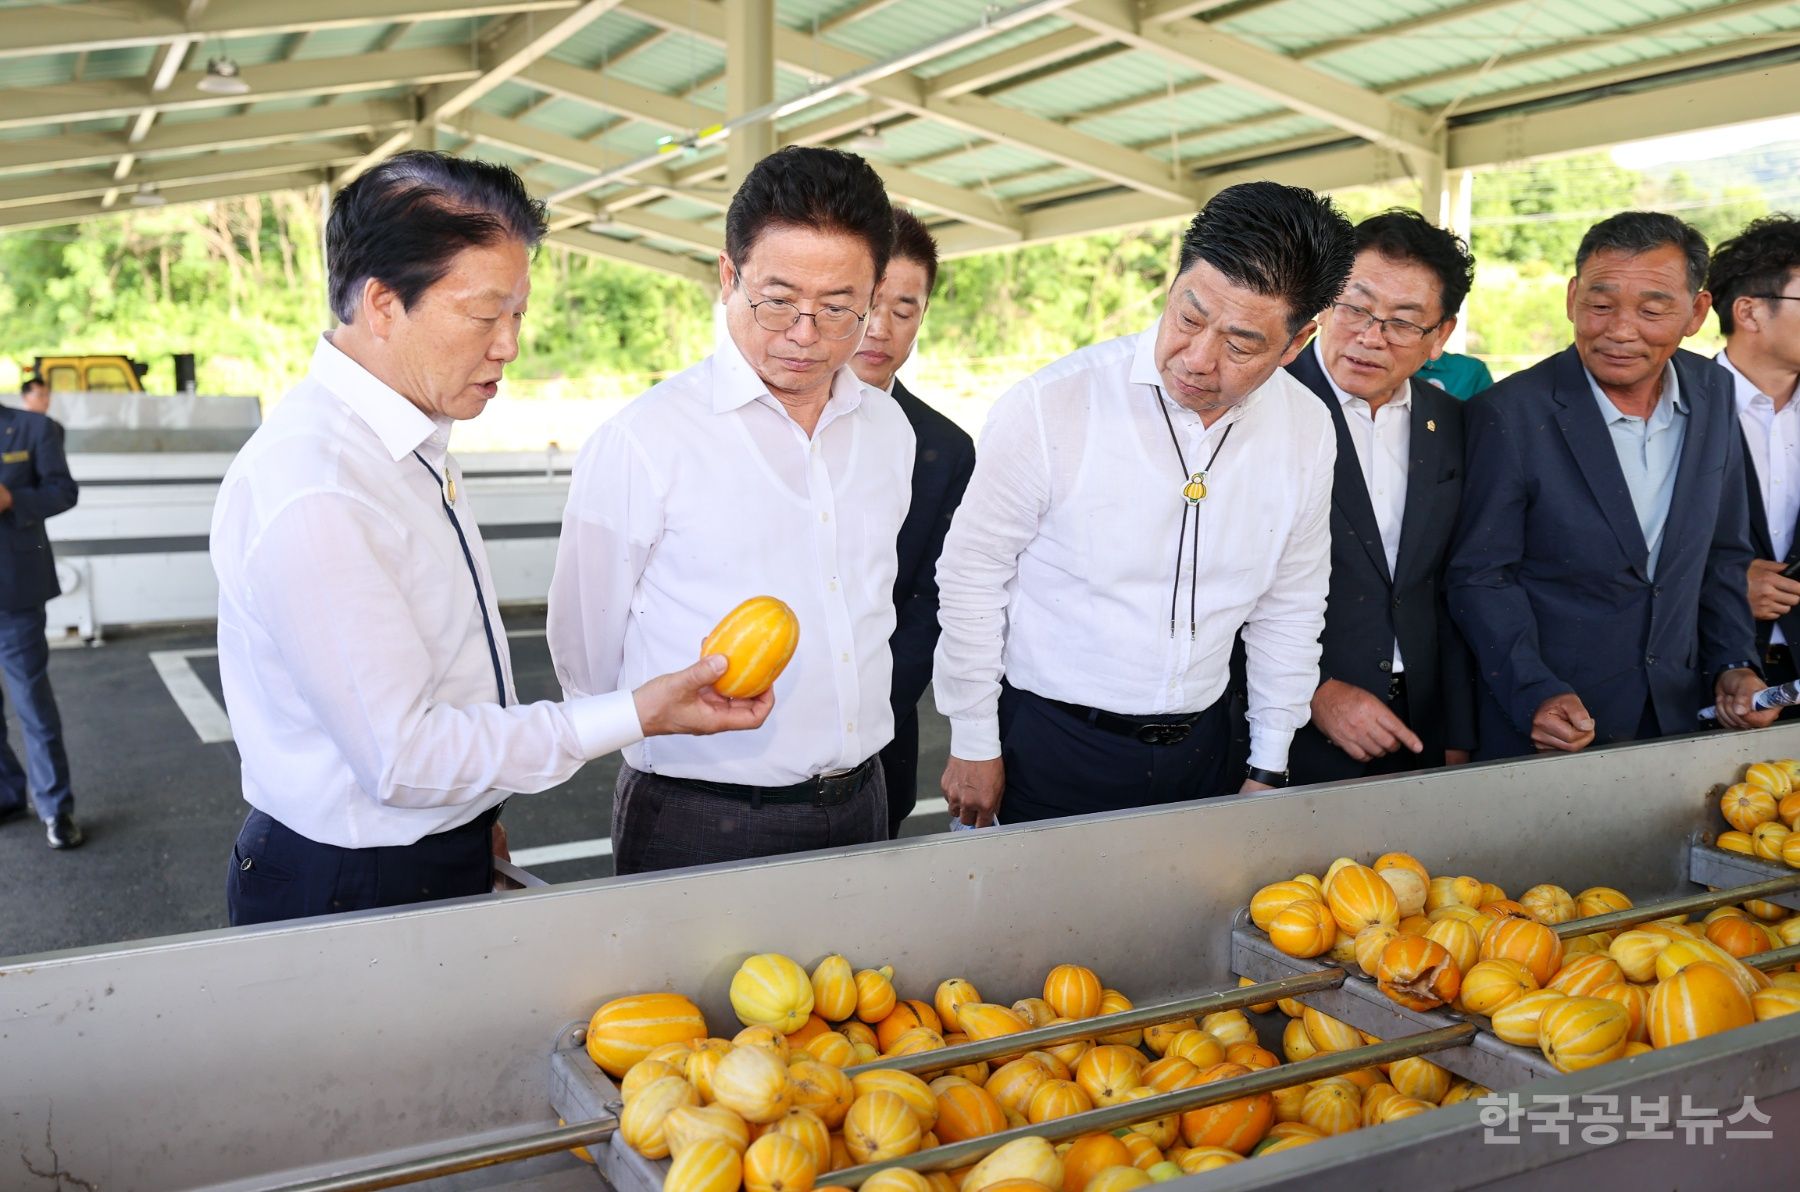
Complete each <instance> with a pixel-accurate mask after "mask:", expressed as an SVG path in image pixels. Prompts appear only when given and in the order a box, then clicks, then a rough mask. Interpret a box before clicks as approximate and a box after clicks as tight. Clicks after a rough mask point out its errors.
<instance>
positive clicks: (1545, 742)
mask: <svg viewBox="0 0 1800 1192" xmlns="http://www.w3.org/2000/svg"><path fill="white" fill-rule="evenodd" d="M1531 743H1532V744H1533V745H1535V746H1537V750H1538V752H1539V753H1551V752H1557V753H1580V752H1581V751H1582V750H1583V749H1586V748H1587V747H1588V746H1589V745H1592V744H1593V743H1594V718H1593V717H1592V716H1590V715H1588V710H1587V706H1586V705H1584V704H1583V703H1582V702H1581V697H1580V696H1579V695H1576V694H1575V693H1574V692H1573V691H1567V692H1564V693H1563V694H1562V695H1553V696H1551V697H1550V698H1549V699H1547V700H1545V701H1544V702H1543V703H1541V704H1539V705H1538V710H1537V714H1536V715H1534V716H1533V717H1532V718H1531Z"/></svg>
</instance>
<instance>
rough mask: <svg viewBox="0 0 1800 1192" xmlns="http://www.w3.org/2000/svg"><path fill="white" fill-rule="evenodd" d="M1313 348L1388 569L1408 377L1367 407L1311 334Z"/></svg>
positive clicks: (1407, 426) (1402, 511)
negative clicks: (1340, 379)
mask: <svg viewBox="0 0 1800 1192" xmlns="http://www.w3.org/2000/svg"><path fill="white" fill-rule="evenodd" d="M1312 350H1313V353H1314V355H1315V356H1316V357H1317V359H1318V364H1319V372H1320V373H1321V374H1323V375H1324V377H1325V383H1326V384H1327V385H1330V386H1331V392H1332V393H1333V394H1335V395H1336V396H1337V399H1338V404H1339V405H1341V406H1342V407H1343V408H1344V422H1345V424H1346V425H1348V426H1349V428H1350V442H1351V443H1352V444H1353V445H1354V446H1355V447H1356V462H1357V463H1358V464H1359V465H1360V466H1361V467H1362V476H1363V487H1364V488H1366V489H1368V490H1369V503H1370V504H1371V505H1373V506H1374V507H1375V529H1376V530H1377V532H1379V533H1380V534H1381V549H1382V551H1383V553H1385V554H1386V555H1387V565H1388V575H1389V576H1392V575H1393V574H1394V570H1395V568H1396V567H1398V566H1399V563H1400V524H1401V522H1402V521H1403V520H1404V519H1405V517H1406V478H1407V475H1408V473H1409V472H1410V471H1411V461H1412V454H1411V453H1412V381H1411V380H1407V381H1404V382H1402V383H1401V385H1400V392H1399V393H1398V394H1397V395H1396V396H1394V397H1390V398H1388V400H1387V401H1385V402H1383V403H1382V405H1381V408H1380V409H1379V410H1374V411H1371V410H1370V409H1369V403H1368V402H1367V401H1366V400H1364V399H1363V398H1360V397H1352V396H1351V395H1350V394H1348V393H1345V392H1344V391H1343V389H1341V388H1339V386H1338V383H1337V380H1336V378H1334V377H1333V376H1332V375H1331V370H1330V369H1329V368H1326V367H1325V356H1324V353H1323V352H1322V350H1321V349H1320V347H1319V341H1318V338H1317V337H1314V339H1313V344H1312ZM1405 670H1406V663H1405V660H1404V659H1402V658H1401V657H1400V642H1399V640H1398V639H1396V640H1395V641H1394V671H1393V673H1394V674H1396V675H1397V674H1400V673H1401V672H1403V671H1405Z"/></svg>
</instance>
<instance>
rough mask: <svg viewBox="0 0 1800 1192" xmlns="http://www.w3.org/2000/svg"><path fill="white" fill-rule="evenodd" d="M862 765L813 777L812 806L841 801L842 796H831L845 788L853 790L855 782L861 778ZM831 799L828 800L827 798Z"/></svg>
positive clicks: (827, 804)
mask: <svg viewBox="0 0 1800 1192" xmlns="http://www.w3.org/2000/svg"><path fill="white" fill-rule="evenodd" d="M862 775H863V771H862V767H860V766H859V767H857V768H856V769H854V770H849V771H846V772H845V773H842V774H821V775H819V776H818V777H817V778H815V779H813V806H814V807H834V806H836V805H837V804H838V803H842V802H843V801H844V800H843V799H842V798H833V796H836V795H838V794H839V793H840V792H842V791H845V790H846V789H848V790H850V791H852V792H854V790H855V785H854V784H856V783H859V782H860V781H861V780H862ZM828 799H830V800H831V801H830V802H828V801H827V800H828Z"/></svg>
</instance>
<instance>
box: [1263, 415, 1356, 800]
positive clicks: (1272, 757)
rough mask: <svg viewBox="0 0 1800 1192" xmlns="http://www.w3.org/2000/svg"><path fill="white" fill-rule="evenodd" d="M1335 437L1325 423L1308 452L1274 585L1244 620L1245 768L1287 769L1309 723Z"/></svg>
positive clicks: (1326, 578) (1325, 587)
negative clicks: (1297, 736)
mask: <svg viewBox="0 0 1800 1192" xmlns="http://www.w3.org/2000/svg"><path fill="white" fill-rule="evenodd" d="M1336 467H1337V435H1336V432H1335V430H1334V429H1333V428H1332V426H1331V424H1330V423H1326V424H1325V429H1324V433H1323V434H1322V435H1321V436H1320V438H1319V443H1318V447H1317V448H1316V450H1315V452H1314V454H1313V463H1312V465H1311V470H1310V473H1309V477H1308V479H1309V483H1308V487H1307V490H1306V494H1305V499H1304V504H1303V505H1302V506H1301V510H1300V516H1299V518H1298V519H1297V520H1296V521H1295V523H1294V528H1293V529H1292V531H1291V532H1290V533H1289V534H1288V539H1287V542H1286V543H1285V544H1284V545H1283V547H1282V552H1281V560H1280V562H1279V563H1277V564H1276V568H1275V579H1274V582H1272V583H1271V584H1270V585H1269V587H1268V589H1267V590H1266V591H1264V592H1263V594H1262V595H1261V596H1260V597H1258V599H1257V601H1256V605H1255V607H1254V608H1252V609H1251V611H1250V615H1249V617H1248V618H1246V619H1245V622H1244V630H1243V634H1244V656H1245V669H1246V677H1247V680H1248V688H1249V691H1248V695H1249V708H1248V715H1249V721H1250V764H1251V765H1252V766H1255V767H1256V768H1258V769H1262V770H1285V769H1287V758H1288V747H1289V746H1290V745H1291V744H1292V743H1293V740H1294V733H1295V731H1296V730H1298V729H1299V727H1300V726H1301V725H1303V724H1305V723H1306V722H1307V720H1308V719H1310V718H1311V714H1312V712H1311V709H1312V695H1313V692H1314V691H1315V690H1316V689H1317V688H1318V686H1319V655H1320V652H1321V651H1320V645H1319V635H1320V634H1321V633H1323V632H1324V630H1325V598H1326V595H1327V593H1328V592H1329V590H1330V588H1331V481H1332V477H1333V475H1334V472H1335V469H1336Z"/></svg>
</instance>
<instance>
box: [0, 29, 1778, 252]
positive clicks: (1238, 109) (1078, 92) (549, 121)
mask: <svg viewBox="0 0 1800 1192" xmlns="http://www.w3.org/2000/svg"><path fill="white" fill-rule="evenodd" d="M214 58H229V59H231V60H232V61H233V62H235V64H236V65H237V67H238V68H239V71H240V72H241V77H242V79H243V80H244V81H245V82H246V83H247V84H248V85H249V88H250V90H249V91H248V92H247V93H244V94H219V93H216V92H214V91H211V90H205V89H202V88H201V86H200V84H201V83H202V82H203V81H205V80H206V79H207V69H206V67H207V64H208V62H209V61H210V60H211V59H214ZM1797 96H1800V3H1796V2H1794V0H1779V2H1773V3H1771V2H1769V0H1364V2H1362V3H1358V4H1354V5H1351V4H1344V3H1341V2H1339V0H1012V2H1010V3H1008V4H1005V5H994V4H989V3H984V0H52V2H50V3H22V2H20V0H0V232H3V231H4V230H5V229H7V228H22V227H32V226H43V225H50V224H60V223H68V222H72V221H78V220H84V219H90V218H96V217H102V216H105V215H108V214H110V213H114V212H117V211H119V210H122V209H127V208H128V206H129V204H130V202H131V200H132V199H133V197H134V196H136V195H138V194H144V195H149V194H152V193H154V194H155V195H156V196H158V197H159V198H160V199H162V200H163V201H168V202H182V201H194V200H203V199H212V198H221V197H229V196H234V195H242V194H249V193H259V192H265V191H271V190H278V189H286V188H291V187H298V186H307V185H314V184H318V183H321V182H325V183H337V184H341V183H342V182H344V181H346V180H348V179H349V178H352V177H354V176H355V175H356V173H358V172H359V171H361V170H362V169H365V168H367V167H368V165H370V164H371V163H372V162H374V161H377V160H379V159H380V158H381V157H382V156H384V155H386V154H388V153H391V152H393V151H395V150H397V149H400V148H404V147H406V146H408V145H422V146H435V147H438V148H443V149H447V150H451V151H454V152H458V153H467V154H476V155H480V156H482V157H485V158H488V159H490V160H497V161H503V162H506V163H507V164H509V165H512V166H514V167H515V168H517V169H519V170H520V171H521V172H522V173H523V174H524V175H525V177H526V179H527V181H528V183H529V184H530V185H531V186H532V188H533V190H534V192H535V193H537V194H539V195H540V196H542V197H545V198H546V199H548V200H549V201H550V203H551V207H552V214H553V217H554V222H553V233H552V236H553V240H554V242H556V243H559V244H562V245H564V246H567V247H570V248H574V249H578V250H581V251H584V252H590V253H597V254H600V255H603V256H608V257H613V258H617V259H619V260H623V261H628V262H631V263H634V264H637V265H642V266H647V267H650V268H655V269H660V270H664V271H666V272H669V273H674V274H677V275H680V276H684V277H690V278H693V279H695V280H698V281H706V280H707V279H708V278H711V277H715V276H716V274H715V272H714V270H713V267H712V266H711V264H710V260H711V258H712V257H713V256H714V254H716V253H717V251H718V249H719V247H720V245H721V243H722V239H723V232H722V224H723V213H724V210H725V207H726V205H727V203H728V201H729V198H730V194H731V187H732V185H733V182H732V180H733V179H734V178H735V177H737V176H738V175H739V174H740V173H741V170H742V169H743V168H745V166H746V164H747V163H748V162H750V161H754V160H755V158H756V157H757V156H760V154H761V153H763V152H766V151H768V149H770V148H772V147H773V146H775V145H777V144H793V143H800V144H824V145H837V146H840V147H844V148H850V149H853V150H855V151H857V152H860V153H862V154H863V155H864V156H866V157H868V158H869V159H870V160H871V161H872V162H873V163H874V164H875V165H876V166H877V168H878V169H880V171H881V173H882V175H883V177H884V178H885V179H886V180H887V182H888V185H889V188H890V190H891V191H892V193H893V194H894V196H895V197H896V198H897V199H898V200H901V201H903V202H905V203H907V204H908V205H910V206H912V207H913V208H914V209H915V210H917V211H919V212H920V213H921V214H922V215H924V216H925V217H926V218H927V220H928V222H930V223H931V224H932V225H933V227H934V230H935V231H936V233H937V235H938V237H939V240H940V243H941V244H942V246H943V249H944V251H945V254H946V255H949V256H955V255H964V254H968V253H974V252H981V251H986V250H989V249H994V248H1003V247H1006V246H1010V245H1021V244H1029V243H1039V242H1044V241H1049V240H1054V239H1058V238H1061V237H1066V236H1073V235H1081V234H1087V233H1091V232H1096V231H1102V230H1108V229H1114V228H1121V227H1128V226H1133V225H1137V224H1142V223H1146V222H1150V221H1152V220H1158V219H1165V218H1171V217H1175V216H1180V215H1184V214H1191V213H1192V212H1193V211H1194V210H1195V209H1196V208H1197V207H1198V206H1199V204H1200V203H1202V202H1204V200H1205V198H1206V196H1207V195H1209V194H1211V193H1213V192H1214V191H1216V190H1217V189H1219V188H1220V187H1222V186H1225V185H1228V184H1230V183H1232V182H1236V181H1241V180H1244V179H1246V178H1256V177H1268V178H1276V179H1279V180H1282V181H1288V182H1295V183H1301V184H1305V185H1309V186H1313V187H1316V188H1319V189H1339V188H1342V187H1347V186H1353V185H1358V184H1362V183H1372V182H1382V181H1390V180H1394V179H1399V178H1406V177H1411V178H1414V179H1417V180H1418V182H1419V185H1420V186H1421V188H1422V194H1423V196H1424V199H1423V202H1424V205H1425V208H1426V210H1427V211H1428V212H1431V211H1432V209H1433V206H1434V205H1436V208H1437V211H1438V212H1440V213H1443V212H1449V211H1451V210H1453V209H1454V206H1455V203H1456V201H1457V191H1458V188H1459V184H1460V185H1461V186H1462V187H1463V188H1464V189H1466V178H1467V174H1466V171H1467V170H1469V169H1471V168H1479V167H1482V166H1487V165H1494V164H1500V163H1505V162H1513V161H1520V160H1525V159H1529V158H1534V157H1542V156H1550V155H1554V154H1558V153H1566V152H1572V151H1576V150H1580V149H1584V148H1590V147H1595V146H1603V145H1608V144H1612V143H1616V142H1618V141H1622V140H1630V139H1635V138H1641V137H1647V136H1654V135H1658V134H1662V133H1672V132H1683V131H1692V130H1697V129H1704V128H1709V127H1715V126H1719V125H1724V124H1729V123H1736V122H1741V121H1746V120H1752V119H1757V118H1761V117H1767V116H1776V115H1784V114H1788V113H1791V112H1794V111H1797V110H1800V99H1796V98H1795V97H1797Z"/></svg>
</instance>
